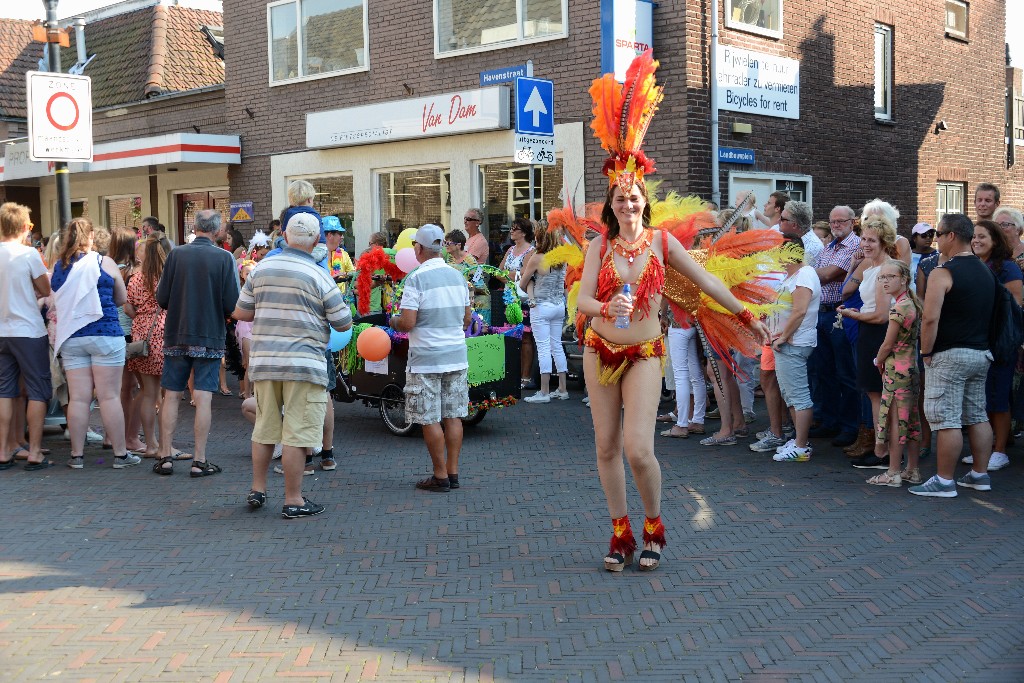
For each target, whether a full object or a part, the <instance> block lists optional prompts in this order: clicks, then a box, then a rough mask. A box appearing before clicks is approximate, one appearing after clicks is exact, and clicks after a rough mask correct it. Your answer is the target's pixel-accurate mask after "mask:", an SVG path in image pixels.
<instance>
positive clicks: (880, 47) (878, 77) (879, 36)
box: [875, 24, 892, 121]
mask: <svg viewBox="0 0 1024 683" xmlns="http://www.w3.org/2000/svg"><path fill="white" fill-rule="evenodd" d="M875 118H876V119H882V120H886V121H887V120H889V119H891V118H892V26H886V25H885V24H875Z"/></svg>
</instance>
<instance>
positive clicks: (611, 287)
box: [577, 50, 767, 571]
mask: <svg viewBox="0 0 1024 683" xmlns="http://www.w3.org/2000/svg"><path fill="white" fill-rule="evenodd" d="M656 68H657V62H655V61H654V59H653V57H652V53H651V51H650V50H648V51H647V52H645V53H643V54H642V55H639V56H637V58H636V59H635V60H634V61H633V64H632V65H631V66H630V68H629V71H628V72H627V73H626V82H625V83H624V84H623V85H620V84H619V83H617V82H616V81H615V78H614V76H613V75H611V74H606V75H605V76H604V77H602V78H600V79H598V80H596V81H595V82H594V84H593V86H592V87H591V89H590V94H591V96H592V97H593V100H594V117H595V118H594V122H593V123H592V124H591V127H592V128H593V129H594V131H595V136H596V137H598V138H599V139H600V140H601V145H602V147H604V149H605V150H607V151H608V152H609V154H610V155H611V157H610V158H609V159H608V160H607V162H606V163H605V165H604V169H603V172H604V174H605V175H607V176H608V178H609V187H608V192H607V195H606V197H605V202H604V206H603V208H602V211H601V223H602V227H603V232H604V234H603V235H602V236H600V237H598V238H596V239H594V240H593V241H592V242H591V244H590V246H589V248H588V250H587V254H586V257H585V260H584V265H583V275H582V278H581V281H580V290H579V297H578V303H577V306H578V309H579V311H580V313H582V314H583V315H585V316H587V317H588V318H590V319H591V322H590V327H589V329H587V331H586V335H585V337H584V345H585V350H584V358H583V366H584V375H585V377H586V382H587V389H588V391H589V393H590V409H591V415H592V418H593V423H594V436H595V441H596V447H597V466H598V473H599V475H600V478H601V486H602V487H603V489H604V492H605V496H606V497H607V501H608V511H609V513H610V515H611V518H612V529H613V534H612V538H611V544H610V549H609V551H608V554H607V556H606V557H605V558H604V566H605V568H606V569H608V570H609V571H622V569H623V568H624V567H625V566H626V565H628V564H631V563H632V560H633V553H634V551H635V550H636V541H635V539H634V537H633V532H632V529H631V528H630V524H629V516H628V514H627V506H626V483H625V467H624V464H623V450H625V457H626V460H628V461H629V466H630V469H631V471H632V473H633V478H634V480H635V481H636V483H637V488H638V489H639V491H640V497H641V500H642V502H643V507H644V515H645V520H644V524H643V544H644V546H643V551H642V552H641V554H640V564H639V566H640V569H641V570H653V569H655V568H657V566H658V565H659V563H660V561H661V551H662V549H663V548H664V546H665V527H664V524H663V523H662V521H661V467H660V465H659V464H658V461H657V459H656V458H655V456H654V425H655V418H656V417H657V409H658V400H659V392H658V391H657V390H656V388H657V387H658V386H659V384H660V382H661V373H662V364H663V362H664V357H665V342H664V338H663V337H662V334H661V325H660V322H659V320H658V311H659V308H660V305H661V297H662V294H663V291H664V289H665V278H666V265H668V266H671V268H673V269H675V270H676V271H678V273H679V274H680V275H682V276H683V277H685V278H687V279H688V280H689V281H691V282H692V283H693V284H694V285H696V287H697V288H699V289H700V290H701V291H702V292H703V293H704V294H706V295H707V296H709V297H710V298H711V299H713V300H714V301H715V302H717V306H718V308H719V309H720V311H719V313H720V315H721V316H726V315H728V316H733V317H735V320H736V321H737V323H738V325H739V326H743V327H745V328H746V329H747V330H748V331H749V334H750V335H751V336H752V337H754V338H755V339H757V340H758V341H763V340H764V339H766V338H767V335H766V330H765V327H764V325H763V324H762V323H761V322H760V321H759V320H758V319H757V318H755V317H754V315H753V314H752V313H751V312H750V310H748V309H747V308H745V307H744V306H743V304H741V303H740V301H739V300H738V299H737V298H736V297H734V296H733V295H732V294H731V293H730V291H729V289H728V288H727V287H726V286H725V284H723V282H722V281H721V280H719V279H718V278H716V277H714V276H713V275H711V274H709V273H708V272H707V271H706V270H705V269H704V268H702V267H701V266H700V265H698V263H697V262H696V261H695V260H694V259H693V258H691V257H690V255H689V254H688V253H687V251H686V249H684V248H683V246H682V245H681V244H680V243H679V240H677V239H676V238H675V237H673V236H672V235H671V234H669V232H668V231H667V230H659V231H657V234H655V233H656V231H655V230H653V229H652V228H650V227H648V226H650V225H651V206H650V203H649V202H648V194H647V188H646V186H645V184H644V175H645V174H647V173H650V172H652V171H654V163H653V162H652V161H651V160H650V159H649V158H648V157H647V156H646V155H645V154H644V153H643V152H642V151H641V144H642V142H643V138H644V134H645V133H646V132H647V128H648V126H649V125H650V122H651V118H652V117H653V115H654V112H655V111H656V109H657V107H658V103H659V102H661V99H662V89H661V87H659V86H657V85H656V84H655V79H654V71H655V69H656ZM626 283H630V284H631V286H632V287H633V290H632V294H633V296H632V298H630V297H627V296H625V295H624V294H623V292H622V289H623V285H624V284H626ZM619 316H627V317H628V318H629V326H628V327H627V328H625V329H621V328H619V327H616V326H615V324H614V322H615V318H616V317H619Z"/></svg>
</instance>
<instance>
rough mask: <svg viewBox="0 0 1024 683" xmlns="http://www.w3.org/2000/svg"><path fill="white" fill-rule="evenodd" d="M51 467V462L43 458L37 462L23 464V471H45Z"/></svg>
mask: <svg viewBox="0 0 1024 683" xmlns="http://www.w3.org/2000/svg"><path fill="white" fill-rule="evenodd" d="M51 467H53V462H51V461H50V459H49V458H43V459H42V460H40V461H39V462H27V463H25V467H23V468H22V469H24V470H25V471H26V472H35V471H36V470H46V469H49V468H51Z"/></svg>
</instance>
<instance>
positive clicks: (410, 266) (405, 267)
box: [395, 247, 420, 273]
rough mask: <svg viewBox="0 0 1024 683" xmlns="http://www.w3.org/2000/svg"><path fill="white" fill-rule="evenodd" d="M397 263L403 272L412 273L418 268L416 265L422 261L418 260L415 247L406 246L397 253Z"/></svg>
mask: <svg viewBox="0 0 1024 683" xmlns="http://www.w3.org/2000/svg"><path fill="white" fill-rule="evenodd" d="M395 265H396V266H398V267H399V268H400V269H401V271H402V272H403V273H411V272H412V271H414V270H416V266H418V265H420V262H419V261H417V260H416V252H415V251H414V250H413V248H412V247H406V248H405V249H399V250H398V253H396V254H395Z"/></svg>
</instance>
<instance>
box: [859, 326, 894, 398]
mask: <svg viewBox="0 0 1024 683" xmlns="http://www.w3.org/2000/svg"><path fill="white" fill-rule="evenodd" d="M857 328H858V329H857V389H858V390H859V391H865V392H872V393H876V394H880V393H882V373H880V372H879V371H878V368H876V367H875V366H874V365H873V364H872V362H871V361H873V360H874V359H875V356H877V355H878V349H879V348H881V346H882V342H883V341H885V332H886V330H887V329H888V328H889V323H887V322H885V323H881V324H878V325H876V324H873V323H862V322H858V323H857Z"/></svg>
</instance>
